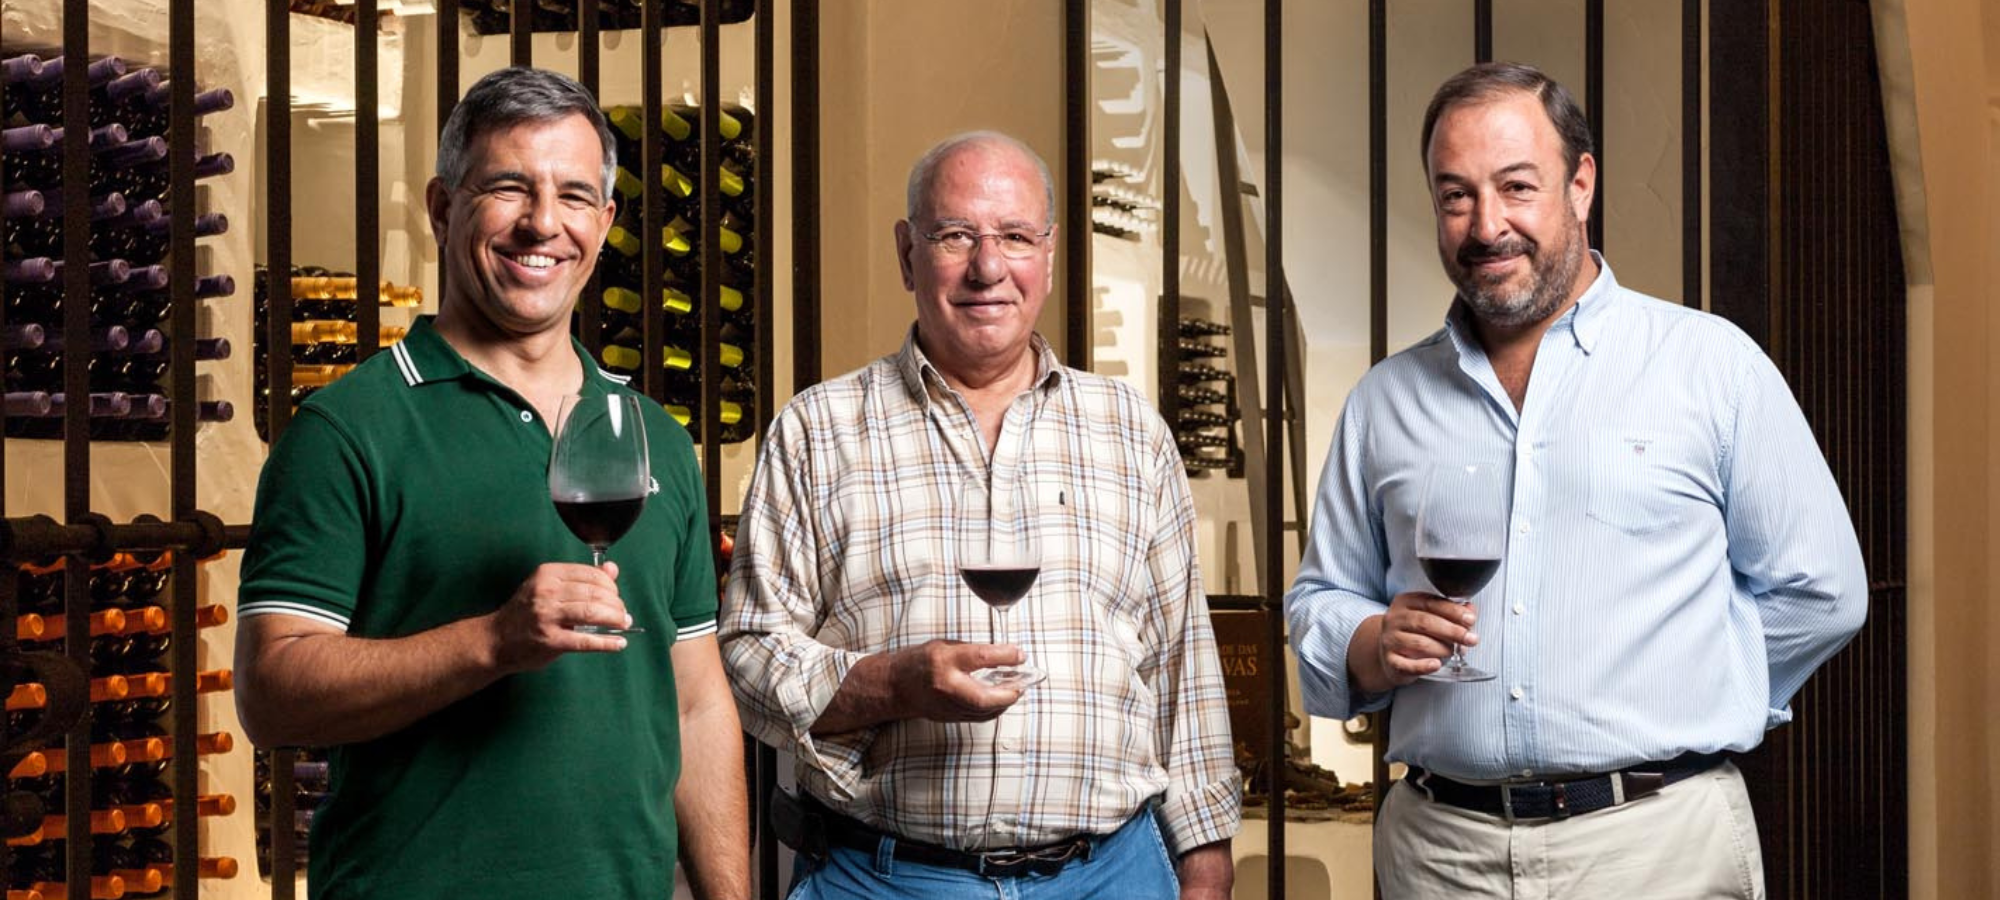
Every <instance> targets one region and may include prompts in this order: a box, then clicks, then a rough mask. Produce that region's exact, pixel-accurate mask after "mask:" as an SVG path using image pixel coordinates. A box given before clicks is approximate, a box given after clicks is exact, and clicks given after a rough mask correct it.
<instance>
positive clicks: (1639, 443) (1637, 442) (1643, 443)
mask: <svg viewBox="0 0 2000 900" xmlns="http://www.w3.org/2000/svg"><path fill="white" fill-rule="evenodd" d="M1622 442H1623V443H1624V444H1625V445H1626V446H1629V447H1631V448H1632V455H1633V456H1645V455H1646V448H1647V447H1648V446H1651V445H1652V443H1653V442H1652V440H1651V439H1649V438H1635V437H1628V438H1624V439H1623V441H1622Z"/></svg>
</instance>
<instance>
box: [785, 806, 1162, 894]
mask: <svg viewBox="0 0 2000 900" xmlns="http://www.w3.org/2000/svg"><path fill="white" fill-rule="evenodd" d="M893 845H894V841H893V840H892V839H888V838H885V839H883V841H882V849H881V851H878V852H876V853H872V854H871V853H867V852H864V851H860V850H849V849H847V848H844V847H835V848H833V849H832V850H829V851H828V853H827V857H826V858H825V859H823V860H814V859H810V858H808V857H806V856H805V855H803V854H801V855H800V856H799V857H798V864H797V866H796V867H795V868H794V870H793V873H792V892H791V894H790V895H789V896H788V900H849V898H852V900H1076V898H1080V897H1089V898H1092V900H1100V898H1101V900H1125V898H1130V900H1175V898H1177V897H1179V896H1180V892H1181V887H1180V879H1179V878H1178V877H1177V876H1176V875H1175V874H1174V865H1173V860H1172V858H1171V857H1170V856H1169V854H1168V853H1167V844H1166V841H1165V840H1164V839H1162V838H1161V837H1160V826H1159V823H1158V822H1156V821H1155V820H1154V818H1153V810H1152V808H1151V807H1150V806H1149V807H1147V808H1145V809H1142V810H1140V811H1139V814H1138V815H1135V816H1133V817H1132V818H1131V820H1130V821H1128V822H1126V823H1125V824H1124V825H1122V826H1119V828H1118V830H1117V831H1114V832H1112V833H1111V834H1110V835H1108V836H1106V837H1105V838H1104V839H1103V840H1101V841H1099V842H1098V843H1097V846H1096V848H1095V849H1093V850H1092V851H1091V854H1090V858H1089V859H1087V860H1083V859H1080V860H1076V861H1073V862H1071V863H1070V864H1069V865H1067V866H1064V867H1063V868H1062V871H1060V872H1057V873H1056V874H1054V875H1023V876H1019V877H1011V878H993V877H989V876H985V875H979V874H976V873H973V872H970V871H967V870H965V869H953V868H945V867H941V866H927V865H923V864H920V863H912V862H907V861H904V860H899V859H896V858H894V856H893V854H892V852H890V851H891V848H892V847H893Z"/></svg>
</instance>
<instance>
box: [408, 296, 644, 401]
mask: <svg viewBox="0 0 2000 900" xmlns="http://www.w3.org/2000/svg"><path fill="white" fill-rule="evenodd" d="M436 323H437V316H435V315H430V316H418V317H417V319H416V321H415V322H412V323H411V324H410V331H409V333H408V334H405V335H404V336H403V339H402V340H400V341H397V342H396V343H394V344H391V345H389V346H388V347H385V348H383V351H384V352H386V353H388V354H389V355H391V356H392V357H394V358H395V361H396V368H397V370H398V371H399V372H401V373H402V376H403V383H405V384H407V385H409V386H410V387H418V386H420V385H425V384H438V383H441V382H446V381H454V380H457V379H460V378H464V377H467V376H477V377H481V378H486V379H487V380H489V381H490V380H491V378H490V377H488V376H486V375H485V373H483V372H480V371H479V370H478V369H476V368H474V367H473V365H472V364H471V363H469V362H466V360H465V357H463V356H460V355H459V352H458V350H457V349H455V348H453V347H452V346H451V343H450V342H449V341H446V340H445V339H444V335H441V334H439V333H438V331H437V324H436ZM569 342H570V346H571V347H572V348H573V349H574V350H575V352H576V357H577V362H579V363H580V364H582V366H583V372H584V379H583V392H584V393H586V394H597V393H602V392H604V391H606V390H609V389H611V387H612V386H613V385H619V386H627V385H629V384H630V383H631V381H632V379H631V376H628V375H617V374H613V373H612V372H609V371H607V370H605V369H604V368H603V367H602V366H599V365H598V364H597V361H596V360H595V359H592V358H591V356H590V350H589V349H588V348H586V347H584V346H583V342H582V341H579V340H577V339H576V338H575V337H574V336H572V337H571V338H570V340H569Z"/></svg>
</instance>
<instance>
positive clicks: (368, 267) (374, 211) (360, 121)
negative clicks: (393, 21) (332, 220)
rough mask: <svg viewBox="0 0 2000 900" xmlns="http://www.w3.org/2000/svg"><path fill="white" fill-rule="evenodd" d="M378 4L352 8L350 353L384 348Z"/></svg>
mask: <svg viewBox="0 0 2000 900" xmlns="http://www.w3.org/2000/svg"><path fill="white" fill-rule="evenodd" d="M379 18H380V17H379V16H378V15H377V13H376V0H357V2H356V3H355V4H354V276H355V277H354V329H355V332H356V333H355V336H354V337H355V341H354V354H355V360H356V361H357V362H361V361H366V360H367V359H368V357H370V356H374V355H375V351H376V350H378V349H380V348H381V346H382V252H381V241H382V203H381V193H382V156H381V154H382V120H381V116H380V113H379V100H380V83H381V82H380V71H381V65H380V62H379V61H380V59H381V54H380V52H379V48H378V47H377V41H376V33H377V31H378V30H379V29H378V27H377V22H378V20H379Z"/></svg>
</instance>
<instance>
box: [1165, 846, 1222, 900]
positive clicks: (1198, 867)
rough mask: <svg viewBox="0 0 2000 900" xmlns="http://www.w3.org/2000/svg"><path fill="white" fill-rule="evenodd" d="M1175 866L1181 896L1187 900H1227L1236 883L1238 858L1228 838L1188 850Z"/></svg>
mask: <svg viewBox="0 0 2000 900" xmlns="http://www.w3.org/2000/svg"><path fill="white" fill-rule="evenodd" d="M1176 868H1177V870H1178V874H1179V876H1180V880H1181V896H1182V897H1183V898H1187V900H1195V898H1202V900H1209V898H1214V900H1226V898H1228V896H1229V892H1230V891H1231V890H1232V889H1233V888H1234V887H1235V884H1236V861H1235V859H1234V858H1233V857H1231V856H1230V852H1229V841H1228V840H1227V839H1224V840H1220V841H1216V842H1215V843H1212V844H1203V845H1201V846H1199V847H1196V848H1194V849H1193V850H1189V851H1188V852H1187V853H1185V854H1182V856H1181V861H1180V865H1179V866H1178V867H1176Z"/></svg>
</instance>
